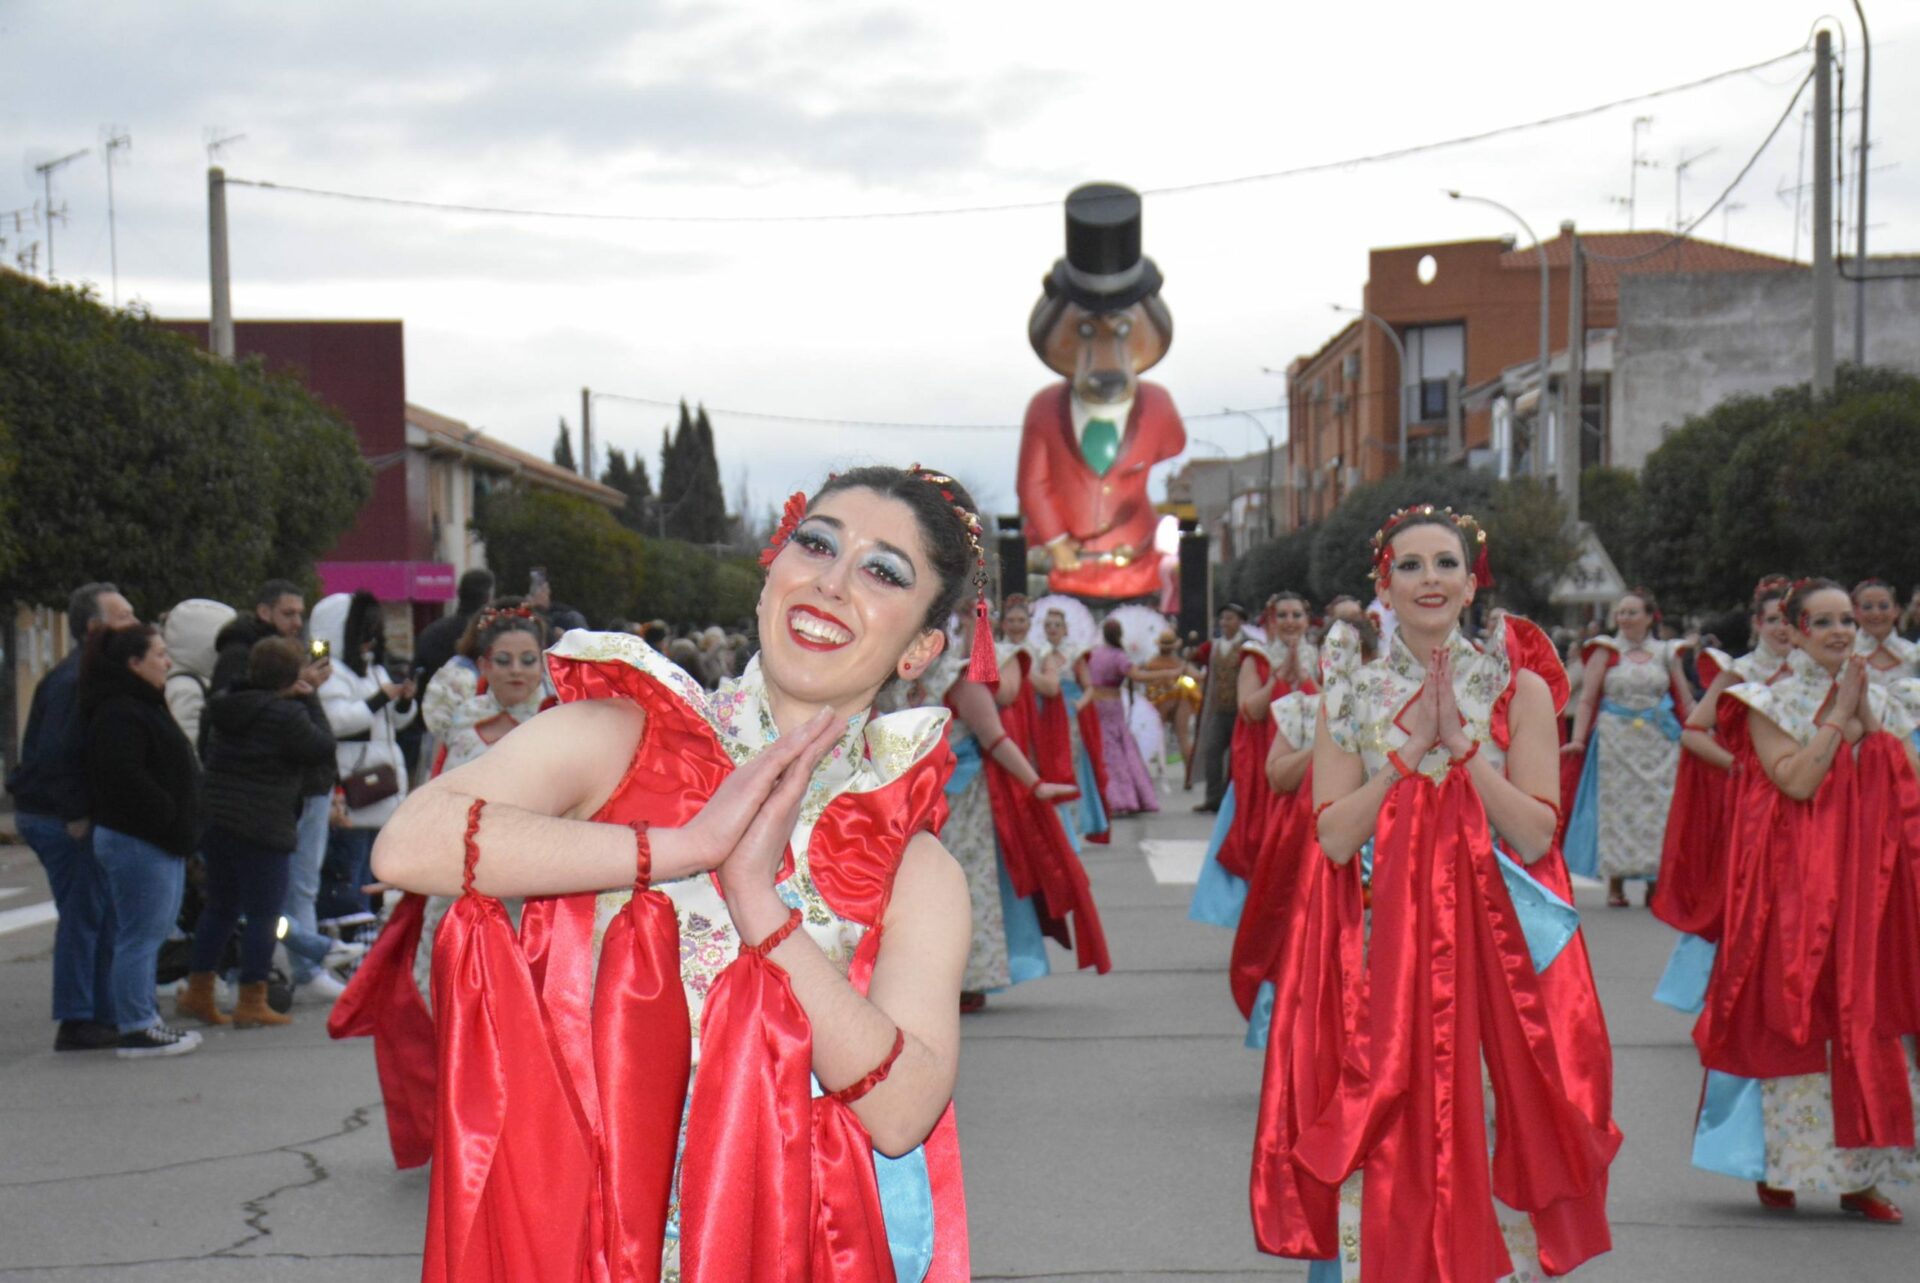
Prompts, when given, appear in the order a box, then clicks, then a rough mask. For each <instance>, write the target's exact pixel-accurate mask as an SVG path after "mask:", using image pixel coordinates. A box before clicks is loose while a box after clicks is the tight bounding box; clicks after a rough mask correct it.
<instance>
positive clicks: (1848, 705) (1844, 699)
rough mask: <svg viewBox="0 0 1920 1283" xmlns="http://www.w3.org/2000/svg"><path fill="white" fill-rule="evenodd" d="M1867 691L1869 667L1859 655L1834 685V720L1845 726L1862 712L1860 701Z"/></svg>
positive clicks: (1842, 671) (1852, 659)
mask: <svg viewBox="0 0 1920 1283" xmlns="http://www.w3.org/2000/svg"><path fill="white" fill-rule="evenodd" d="M1866 689H1867V666H1866V664H1865V663H1864V662H1863V661H1862V660H1861V658H1860V657H1859V656H1858V655H1855V656H1853V657H1852V658H1850V659H1848V660H1847V662H1846V666H1845V667H1844V668H1842V669H1841V670H1840V679H1839V680H1838V681H1836V682H1835V683H1834V684H1833V707H1832V709H1831V710H1830V711H1831V713H1832V720H1834V721H1836V722H1839V723H1841V724H1842V725H1843V726H1844V725H1845V724H1846V723H1847V722H1850V721H1852V720H1853V718H1854V717H1855V716H1856V715H1857V714H1858V713H1859V712H1860V699H1861V696H1862V695H1863V694H1865V692H1866Z"/></svg>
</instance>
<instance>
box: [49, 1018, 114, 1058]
mask: <svg viewBox="0 0 1920 1283" xmlns="http://www.w3.org/2000/svg"><path fill="white" fill-rule="evenodd" d="M119 1042H120V1031H119V1030H118V1029H115V1028H114V1027H113V1026H112V1025H103V1024H101V1023H99V1022H98V1021H95V1020H62V1021H61V1022H60V1032H59V1033H57V1034H55V1035H54V1036H53V1049H54V1050H55V1051H105V1050H106V1049H107V1048H109V1047H114V1046H118V1045H119Z"/></svg>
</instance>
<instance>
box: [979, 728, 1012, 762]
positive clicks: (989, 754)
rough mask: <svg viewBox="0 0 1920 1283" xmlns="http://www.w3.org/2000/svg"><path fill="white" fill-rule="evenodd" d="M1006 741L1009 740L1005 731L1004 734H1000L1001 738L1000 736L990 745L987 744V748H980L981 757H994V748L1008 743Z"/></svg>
mask: <svg viewBox="0 0 1920 1283" xmlns="http://www.w3.org/2000/svg"><path fill="white" fill-rule="evenodd" d="M1006 742H1007V737H1006V735H1005V734H1004V733H1003V734H1002V735H1001V736H1000V738H999V739H997V740H995V741H994V742H993V743H991V744H989V745H987V746H986V747H985V748H983V749H981V750H980V756H981V757H992V756H993V750H994V749H996V748H999V747H1000V746H1001V745H1002V744H1004V743H1006Z"/></svg>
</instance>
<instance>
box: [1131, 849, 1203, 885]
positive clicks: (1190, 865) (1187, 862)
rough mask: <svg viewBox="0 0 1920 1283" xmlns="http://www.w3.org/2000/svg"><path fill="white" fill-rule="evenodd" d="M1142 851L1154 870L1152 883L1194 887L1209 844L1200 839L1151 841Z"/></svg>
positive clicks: (1148, 864) (1198, 878)
mask: <svg viewBox="0 0 1920 1283" xmlns="http://www.w3.org/2000/svg"><path fill="white" fill-rule="evenodd" d="M1140 850H1141V851H1142V852H1143V853H1144V854H1145V855H1146V857H1147V867H1148V868H1149V869H1151V870H1153V880H1154V881H1155V882H1158V883H1161V884H1162V885H1174V886H1192V885H1193V884H1194V883H1196V882H1198V881H1199V880H1200V866H1201V865H1202V864H1204V863H1205V862H1206V858H1207V844H1206V842H1205V841H1203V840H1202V839H1199V838H1148V839H1147V840H1146V841H1144V842H1142V843H1141V844H1140Z"/></svg>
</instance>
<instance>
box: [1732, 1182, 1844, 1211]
mask: <svg viewBox="0 0 1920 1283" xmlns="http://www.w3.org/2000/svg"><path fill="white" fill-rule="evenodd" d="M1753 1187H1754V1189H1756V1190H1758V1191H1759V1193H1760V1206H1762V1207H1764V1208H1766V1209H1767V1210H1768V1211H1769V1212H1791V1211H1792V1210H1793V1209H1794V1206H1795V1205H1796V1203H1797V1202H1798V1200H1797V1199H1795V1197H1794V1193H1793V1191H1792V1190H1790V1189H1775V1188H1774V1187H1773V1186H1771V1185H1769V1184H1767V1183H1766V1182H1765V1181H1756V1182H1754V1186H1753ZM1848 1197H1849V1198H1850V1197H1852V1195H1848Z"/></svg>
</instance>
